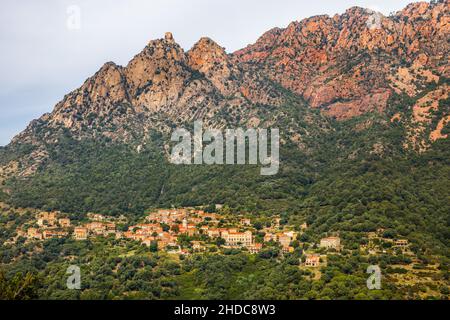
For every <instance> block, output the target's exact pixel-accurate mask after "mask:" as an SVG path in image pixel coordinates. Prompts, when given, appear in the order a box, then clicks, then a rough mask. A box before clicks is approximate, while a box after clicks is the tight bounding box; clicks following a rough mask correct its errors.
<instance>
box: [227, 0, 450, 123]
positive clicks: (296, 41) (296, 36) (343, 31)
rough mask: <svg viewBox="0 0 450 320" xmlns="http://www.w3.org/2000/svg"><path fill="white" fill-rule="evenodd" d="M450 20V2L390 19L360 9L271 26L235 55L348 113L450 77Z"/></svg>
mask: <svg viewBox="0 0 450 320" xmlns="http://www.w3.org/2000/svg"><path fill="white" fill-rule="evenodd" d="M449 19H450V16H449V2H448V0H445V1H441V2H439V3H436V4H430V3H426V2H419V3H414V4H411V5H409V6H408V7H406V8H405V9H404V10H402V11H400V12H398V13H396V14H395V15H392V16H389V17H384V16H382V15H381V14H378V13H375V12H373V11H370V10H366V9H362V8H357V7H355V8H351V9H349V10H347V11H346V12H345V13H344V14H343V15H335V16H334V17H329V16H317V17H313V18H309V19H305V20H303V21H300V22H293V23H291V24H290V25H289V26H288V27H287V28H285V29H279V28H276V29H273V30H270V31H269V32H267V33H265V34H264V35H263V36H262V37H261V38H260V39H259V40H258V41H257V42H256V43H255V44H253V45H250V46H248V47H246V48H244V49H242V50H239V51H237V52H235V53H234V55H233V58H234V60H235V61H237V62H239V63H244V64H250V65H252V66H255V68H258V69H263V70H264V71H263V72H264V74H265V75H267V76H268V77H270V78H271V79H272V80H274V81H276V82H278V83H280V84H282V85H283V86H284V87H285V88H287V89H289V90H292V91H294V92H296V93H298V94H300V95H302V96H303V97H304V98H305V99H306V100H307V101H308V102H309V103H310V105H311V107H313V108H323V110H324V111H325V112H326V113H327V114H328V115H330V116H333V117H336V118H338V119H347V118H349V117H353V116H357V115H360V114H363V113H365V112H367V111H373V110H378V111H382V110H384V109H385V108H386V105H387V101H388V99H389V97H390V96H391V95H392V94H393V93H394V92H397V93H400V92H402V91H405V92H406V93H407V94H409V95H410V96H414V95H416V94H418V93H419V92H421V89H422V87H423V86H424V85H426V84H427V83H430V82H437V81H439V77H441V76H445V77H448V76H449V68H448V61H447V59H448V52H449V42H448V35H449V33H450V23H449V22H450V20H449Z"/></svg>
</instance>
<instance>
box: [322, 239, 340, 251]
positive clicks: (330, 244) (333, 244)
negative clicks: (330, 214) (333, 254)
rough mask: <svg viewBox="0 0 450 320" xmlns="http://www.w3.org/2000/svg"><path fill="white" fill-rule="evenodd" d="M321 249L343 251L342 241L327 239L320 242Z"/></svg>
mask: <svg viewBox="0 0 450 320" xmlns="http://www.w3.org/2000/svg"><path fill="white" fill-rule="evenodd" d="M320 247H321V248H326V249H336V250H338V251H339V250H341V239H340V238H339V237H327V238H323V239H321V240H320Z"/></svg>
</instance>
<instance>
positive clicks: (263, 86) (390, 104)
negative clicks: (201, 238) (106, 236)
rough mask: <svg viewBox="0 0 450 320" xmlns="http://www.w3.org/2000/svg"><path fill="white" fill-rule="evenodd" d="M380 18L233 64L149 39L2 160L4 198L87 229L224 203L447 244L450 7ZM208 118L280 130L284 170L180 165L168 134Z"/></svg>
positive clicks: (234, 56) (318, 22) (329, 21)
mask: <svg viewBox="0 0 450 320" xmlns="http://www.w3.org/2000/svg"><path fill="white" fill-rule="evenodd" d="M373 15H374V13H373V12H370V11H367V10H366V9H361V8H351V9H349V10H347V11H346V12H345V13H344V14H342V15H336V16H334V17H328V16H317V17H312V18H309V19H305V20H302V21H299V22H293V23H291V24H290V25H289V26H288V27H287V28H285V29H280V28H276V29H272V30H270V31H268V32H267V33H265V34H264V35H263V36H262V37H261V38H260V39H259V40H258V41H257V42H256V43H255V44H253V45H250V46H248V47H246V48H244V49H242V50H239V51H237V52H235V53H231V54H227V53H226V52H225V50H224V48H222V47H220V46H219V45H218V44H217V43H215V42H214V41H213V40H211V39H209V38H202V39H200V40H199V41H198V42H197V43H196V44H195V45H194V46H193V47H192V48H191V49H190V50H188V51H187V52H185V51H184V50H183V49H182V48H181V47H180V46H179V45H178V44H177V43H176V41H175V39H174V37H173V35H172V34H170V33H167V34H166V35H165V37H164V38H163V39H158V40H152V41H150V42H149V43H148V45H147V46H146V47H145V48H144V49H143V50H142V51H141V52H140V53H138V54H137V55H136V56H135V57H134V58H133V59H132V60H131V61H130V62H129V63H128V64H127V65H126V66H118V65H116V64H114V63H113V62H108V63H106V64H105V65H104V66H103V67H102V68H101V69H100V70H99V71H98V72H97V73H96V74H95V75H93V76H92V77H91V78H89V79H87V80H86V82H85V83H84V84H83V85H82V86H81V87H80V88H78V89H76V90H74V91H73V92H71V93H69V94H67V95H66V96H65V97H64V99H63V100H62V101H61V102H59V103H58V104H57V105H56V106H55V108H54V110H53V111H52V112H51V113H49V114H45V115H43V116H42V117H41V118H39V119H37V120H34V121H33V122H31V123H30V125H29V126H28V127H27V128H26V129H25V130H24V131H23V132H22V133H20V134H19V135H17V136H16V137H15V138H14V139H13V140H12V142H11V143H10V144H9V145H8V146H7V147H5V148H2V149H1V150H0V165H1V167H0V181H1V182H2V192H1V193H0V196H1V198H2V200H5V201H7V202H8V203H10V204H12V205H15V206H19V207H33V208H43V209H46V210H63V211H66V212H74V213H77V214H78V215H80V216H83V215H84V214H86V213H87V212H90V211H95V212H99V213H109V214H113V215H118V214H121V213H126V214H128V215H135V216H139V215H142V214H143V212H144V211H145V210H146V209H148V208H150V207H169V206H190V205H211V204H217V203H220V204H227V205H228V206H229V207H231V208H233V209H234V210H236V211H237V212H250V213H251V212H255V213H256V212H260V213H265V214H274V213H280V212H285V213H287V214H289V216H290V217H291V218H292V219H293V220H295V219H298V218H299V217H301V218H305V219H306V218H307V219H309V220H310V223H311V224H312V225H313V226H314V228H317V230H322V229H323V228H324V227H323V226H324V225H326V226H327V227H328V228H331V229H336V230H338V229H340V230H342V229H349V230H354V229H356V230H359V229H364V230H373V229H376V228H377V227H388V225H389V227H392V228H394V229H396V231H397V232H400V233H401V234H402V235H405V236H411V237H412V238H417V239H420V241H421V242H422V243H427V246H428V245H429V244H430V243H437V244H438V245H437V247H439V246H442V245H443V244H444V245H445V246H447V245H448V243H447V241H448V231H446V230H448V228H446V225H447V227H448V223H449V220H448V212H450V210H449V207H448V190H449V188H448V181H449V179H448V177H449V172H448V168H449V167H448V159H449V157H448V151H449V148H448V120H449V111H450V110H449V103H448V102H449V98H448V85H449V81H448V79H449V69H448V60H447V59H448V52H449V42H448V34H449V31H450V30H449V29H450V24H449V22H450V21H449V2H448V0H444V1H437V2H433V3H432V4H429V3H425V2H422V3H415V4H411V5H410V6H408V7H407V8H405V9H404V10H402V11H400V12H398V13H396V14H395V15H392V16H389V17H381V16H377V17H378V18H379V21H378V24H376V25H373V24H370V23H368V21H371V20H370V19H371V17H372V18H373ZM378 18H377V19H378ZM196 119H201V120H203V122H204V124H205V126H209V127H214V128H229V127H237V126H241V127H278V128H280V131H281V141H282V143H281V168H280V173H279V174H278V175H276V176H273V177H262V176H260V175H259V171H258V170H257V169H258V168H257V167H256V166H215V167H209V166H175V165H172V164H169V163H168V160H167V154H168V150H169V147H170V143H169V138H170V133H171V131H172V130H173V129H174V128H175V127H177V126H181V127H187V128H190V127H192V122H193V121H194V120H196ZM436 219H437V220H438V221H440V223H439V224H437V225H436V226H435V225H434V224H436Z"/></svg>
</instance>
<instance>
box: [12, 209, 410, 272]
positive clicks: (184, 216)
mask: <svg viewBox="0 0 450 320" xmlns="http://www.w3.org/2000/svg"><path fill="white" fill-rule="evenodd" d="M127 222H128V220H127V218H126V217H124V216H119V217H112V216H106V215H101V214H95V213H89V214H87V220H86V221H85V222H76V223H74V221H71V220H70V218H68V217H67V216H65V215H64V214H62V213H61V212H58V211H54V212H41V213H39V214H38V215H37V218H36V221H33V223H32V224H31V226H28V227H27V228H26V229H25V228H22V229H20V230H18V236H22V237H25V238H26V239H27V241H40V240H46V239H51V238H73V239H75V240H76V241H84V240H87V239H90V238H95V237H99V236H101V237H113V238H114V239H117V240H119V239H123V240H133V241H137V242H139V243H141V244H142V245H145V246H147V247H149V248H150V249H151V250H153V251H165V252H167V253H169V254H179V255H190V254H194V253H202V252H217V251H219V250H218V249H219V248H220V249H222V250H226V249H236V250H242V251H245V252H248V253H250V254H258V253H260V252H261V251H262V250H263V249H265V248H277V249H279V250H280V251H281V252H282V254H289V253H293V252H294V250H295V243H297V245H298V243H299V238H300V237H299V236H300V235H301V234H302V233H303V232H304V231H305V230H306V229H307V228H308V226H307V224H306V223H302V224H301V225H300V226H298V227H296V228H295V227H294V226H289V225H286V224H285V225H281V224H280V217H279V216H275V217H272V218H271V221H270V223H267V224H266V225H263V226H259V227H258V228H256V227H255V225H254V224H253V221H252V219H251V218H249V217H245V216H242V215H232V214H228V215H221V214H218V213H212V212H205V211H204V210H202V209H198V208H177V209H175V208H172V209H155V210H153V211H151V212H148V213H147V214H146V215H145V217H144V218H143V219H142V221H141V222H140V223H137V224H133V225H129V226H128V227H127V228H126V230H123V228H121V230H119V228H118V226H119V225H120V226H123V225H127ZM383 232H384V229H378V230H377V231H376V232H372V233H369V234H368V239H369V241H368V243H367V244H366V245H362V246H361V247H360V250H362V251H364V252H366V253H367V254H368V255H376V254H381V253H386V249H384V248H383V247H382V246H381V245H380V242H388V243H391V245H390V247H392V248H394V249H396V250H401V251H402V253H405V252H406V253H407V252H408V248H409V242H408V240H405V239H397V240H393V239H384V238H383V236H382V233H383ZM342 248H343V246H342V244H341V239H340V237H339V235H338V234H336V235H330V236H328V237H325V238H322V239H320V241H319V242H318V243H317V244H312V245H311V246H310V248H309V250H307V251H305V255H304V258H303V260H300V265H301V266H303V267H306V268H318V267H321V266H323V265H325V264H326V260H327V252H328V251H331V252H333V253H336V254H338V253H339V252H340V251H341V250H342Z"/></svg>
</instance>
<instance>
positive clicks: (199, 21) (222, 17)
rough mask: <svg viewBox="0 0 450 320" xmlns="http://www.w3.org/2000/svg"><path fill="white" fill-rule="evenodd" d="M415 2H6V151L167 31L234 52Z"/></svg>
mask: <svg viewBox="0 0 450 320" xmlns="http://www.w3.org/2000/svg"><path fill="white" fill-rule="evenodd" d="M409 2H412V0H395V1H393V0H360V1H358V0H339V1H337V0H313V1H311V0H284V1H283V0H281V1H280V0H216V1H215V0H209V1H207V0H189V1H188V0H130V1H123V0H84V1H77V0H72V1H65V0H59V1H56V0H39V1H36V0H2V1H1V9H0V43H1V50H0V70H1V73H0V145H6V144H7V143H9V141H10V140H11V138H12V137H13V136H14V135H15V134H17V133H19V132H20V131H22V130H23V129H24V128H25V127H26V125H27V124H28V123H29V122H30V121H31V120H32V119H35V118H38V117H39V116H40V115H42V114H43V113H45V112H50V111H51V110H52V109H53V107H54V105H55V104H56V103H57V102H58V101H60V100H61V99H62V97H63V96H64V95H65V94H67V93H69V92H70V91H71V90H73V89H75V88H77V87H79V86H80V85H81V84H82V83H83V82H84V81H85V80H86V78H88V77H89V76H91V75H92V74H94V73H95V72H96V71H97V70H98V69H99V68H100V67H101V66H102V65H103V63H104V62H107V61H114V62H115V63H117V64H121V65H126V64H127V62H128V61H129V60H130V59H131V58H132V57H133V56H134V55H135V54H137V53H138V52H139V51H140V50H142V48H143V47H144V46H145V45H146V44H147V42H148V41H149V40H151V39H156V38H161V37H163V35H164V32H166V31H171V32H172V33H173V34H174V38H175V40H176V41H177V42H178V43H179V44H180V45H181V46H182V47H183V48H185V49H189V48H190V47H191V46H192V45H193V44H194V43H195V42H196V41H197V40H198V39H199V38H200V37H202V36H208V37H210V38H212V39H214V40H215V41H216V42H218V43H219V44H220V45H221V46H223V47H225V48H226V50H227V51H228V52H233V51H235V50H237V49H240V48H242V47H244V46H246V45H247V44H250V43H253V42H255V41H256V40H257V39H258V37H259V36H260V35H261V34H262V33H264V32H265V31H267V30H269V29H271V28H273V27H285V26H287V25H288V24H289V22H291V21H295V20H297V21H298V20H301V19H303V18H306V17H310V16H313V15H318V14H329V15H334V14H336V13H342V12H344V11H345V10H346V9H347V8H349V7H352V6H360V7H366V8H372V9H377V10H378V11H380V12H382V13H384V14H389V13H390V12H392V11H398V10H400V9H402V8H403V7H405V6H406V5H407V4H408V3H409ZM78 12H79V15H78V14H77V13H78ZM78 16H79V17H80V19H77V17H78ZM78 21H79V22H80V23H79V24H78V23H77V22H78Z"/></svg>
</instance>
